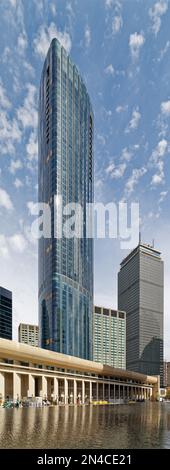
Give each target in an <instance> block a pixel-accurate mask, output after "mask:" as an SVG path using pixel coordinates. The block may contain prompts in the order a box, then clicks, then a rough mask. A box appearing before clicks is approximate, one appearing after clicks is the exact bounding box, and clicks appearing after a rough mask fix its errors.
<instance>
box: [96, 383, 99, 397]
mask: <svg viewBox="0 0 170 470" xmlns="http://www.w3.org/2000/svg"><path fill="white" fill-rule="evenodd" d="M96 400H97V401H98V400H99V384H98V382H97V383H96Z"/></svg>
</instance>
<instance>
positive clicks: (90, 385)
mask: <svg viewBox="0 0 170 470" xmlns="http://www.w3.org/2000/svg"><path fill="white" fill-rule="evenodd" d="M89 387H90V397H89V398H90V403H91V402H92V399H93V397H92V382H90V384H89Z"/></svg>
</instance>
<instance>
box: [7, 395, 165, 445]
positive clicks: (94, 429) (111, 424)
mask: <svg viewBox="0 0 170 470" xmlns="http://www.w3.org/2000/svg"><path fill="white" fill-rule="evenodd" d="M7 447H8V448H51V449H52V448H100V449H101V448H112V449H113V448H118V449H121V448H131V449H133V448H170V403H136V404H131V405H115V406H84V407H81V406H78V407H50V408H21V409H2V408H1V409H0V448H7Z"/></svg>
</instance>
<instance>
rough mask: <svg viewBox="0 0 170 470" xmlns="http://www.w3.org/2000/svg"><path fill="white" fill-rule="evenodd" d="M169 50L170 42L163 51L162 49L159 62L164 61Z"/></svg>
mask: <svg viewBox="0 0 170 470" xmlns="http://www.w3.org/2000/svg"><path fill="white" fill-rule="evenodd" d="M169 48H170V41H167V42H166V44H165V46H164V47H163V49H161V51H160V55H159V57H158V59H157V61H158V62H160V61H161V60H162V59H163V57H164V56H165V54H166V53H167V52H168V50H169Z"/></svg>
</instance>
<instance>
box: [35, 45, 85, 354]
mask: <svg viewBox="0 0 170 470" xmlns="http://www.w3.org/2000/svg"><path fill="white" fill-rule="evenodd" d="M56 195H57V196H59V197H62V205H63V208H64V207H65V206H66V205H67V204H69V203H79V204H80V205H81V208H82V212H83V224H82V225H83V234H82V237H81V238H76V237H75V238H69V239H68V238H66V237H65V235H64V233H63V226H64V223H65V221H66V216H64V215H62V217H61V220H60V219H59V220H60V222H59V224H60V228H61V231H62V238H61V239H59V238H56V237H55V236H54V217H53V211H54V196H56ZM39 202H44V203H48V204H50V207H51V212H52V221H51V231H52V237H51V238H49V239H45V238H41V239H40V241H39V326H40V344H41V346H42V347H43V348H46V349H51V350H53V351H57V352H61V353H64V354H70V355H74V356H79V357H82V358H85V359H91V358H92V312H93V240H92V239H90V238H87V213H86V204H87V203H92V202H93V111H92V107H91V103H90V99H89V96H88V93H87V90H86V87H85V85H84V83H83V81H82V79H81V76H80V74H79V72H78V70H77V68H76V66H75V65H74V64H73V63H72V61H71V59H70V58H69V57H68V55H67V53H66V51H65V50H64V48H63V47H62V46H61V45H60V43H59V42H58V40H57V39H54V40H53V41H52V43H51V46H50V48H49V51H48V53H47V57H46V59H45V63H44V67H43V72H42V77H41V84H40V98H39ZM57 217H58V213H57ZM57 223H58V220H57Z"/></svg>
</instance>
